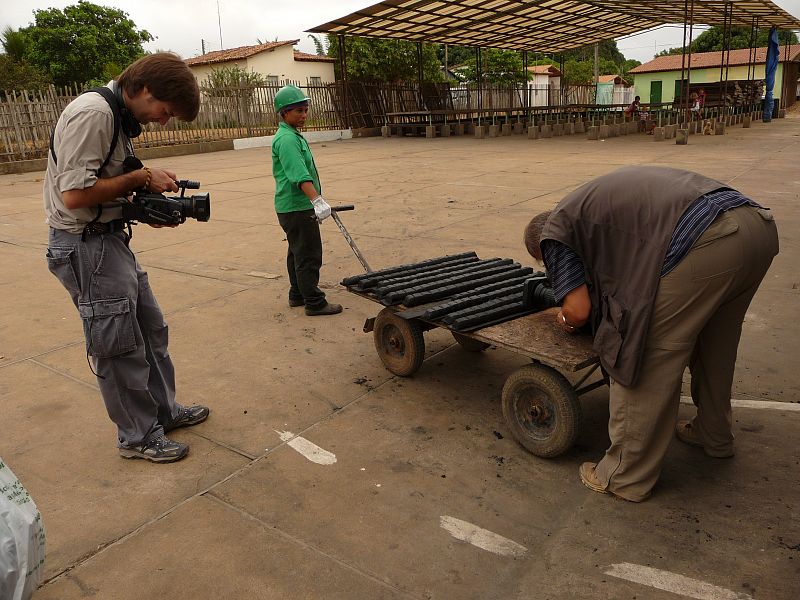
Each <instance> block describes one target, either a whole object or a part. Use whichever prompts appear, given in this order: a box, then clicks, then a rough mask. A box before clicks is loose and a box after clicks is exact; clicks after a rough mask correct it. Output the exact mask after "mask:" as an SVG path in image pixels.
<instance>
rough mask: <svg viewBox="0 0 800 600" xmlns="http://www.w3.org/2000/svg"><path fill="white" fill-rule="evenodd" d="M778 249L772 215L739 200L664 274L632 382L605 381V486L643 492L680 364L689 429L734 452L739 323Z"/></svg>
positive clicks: (652, 479)
mask: <svg viewBox="0 0 800 600" xmlns="http://www.w3.org/2000/svg"><path fill="white" fill-rule="evenodd" d="M777 253H778V234H777V229H776V227H775V222H774V221H773V219H772V214H771V213H770V212H769V211H768V210H766V209H756V208H753V207H750V206H741V207H738V208H736V209H733V210H730V211H727V212H725V213H722V214H721V215H719V217H717V219H715V220H714V222H713V223H712V224H711V225H710V226H709V227H708V229H707V230H706V231H705V232H704V233H703V235H702V236H701V237H700V238H699V239H698V240H697V242H696V243H695V244H694V246H692V249H691V250H690V251H689V253H688V254H687V255H686V257H685V258H684V259H683V260H682V261H681V262H680V264H678V266H677V267H676V268H675V269H674V270H672V271H671V272H670V273H668V274H667V275H666V276H665V277H663V278H662V279H661V282H660V283H659V288H658V292H657V294H656V298H655V304H654V309H653V316H652V319H651V322H650V328H649V331H648V335H647V341H646V344H645V350H644V353H643V356H642V362H641V367H640V370H639V375H638V379H637V380H636V383H635V385H634V386H631V387H625V386H622V385H620V384H618V383H616V382H614V381H613V380H612V381H611V390H610V398H609V411H610V418H609V422H608V433H609V436H610V438H611V446H610V447H609V448H608V450H607V451H606V454H605V456H604V457H603V459H602V460H601V461H600V462H599V464H598V465H597V470H596V473H597V477H598V479H599V480H600V482H601V484H603V485H604V486H605V487H606V489H607V490H608V491H610V492H612V493H614V494H616V495H617V496H621V497H623V498H627V499H629V500H634V501H640V500H643V499H645V498H647V497H648V496H649V494H650V490H651V489H652V488H653V486H654V485H655V483H656V481H657V480H658V477H659V475H660V473H661V463H662V461H663V459H664V455H665V454H666V452H667V447H668V446H669V443H670V440H671V439H672V436H673V431H674V429H675V424H676V421H677V416H678V407H679V404H680V392H681V382H682V379H683V372H684V370H685V368H686V367H687V366H688V367H689V369H690V372H691V376H692V383H691V390H692V400H693V401H694V404H695V405H696V406H697V416H696V417H695V419H694V421H693V427H694V428H695V429H696V431H697V432H698V433H699V435H700V439H701V440H702V442H703V444H704V445H705V447H706V448H709V449H712V450H718V451H730V450H732V449H733V433H732V431H731V401H730V395H731V386H732V384H733V371H734V366H735V364H736V352H737V349H738V345H739V338H740V336H741V333H742V322H743V321H744V316H745V312H746V311H747V308H748V306H749V305H750V301H751V300H752V298H753V295H754V294H755V293H756V290H757V289H758V286H759V284H760V283H761V280H762V279H763V278H764V275H765V274H766V272H767V269H769V266H770V264H771V263H772V259H773V257H774V256H775V255H776V254H777Z"/></svg>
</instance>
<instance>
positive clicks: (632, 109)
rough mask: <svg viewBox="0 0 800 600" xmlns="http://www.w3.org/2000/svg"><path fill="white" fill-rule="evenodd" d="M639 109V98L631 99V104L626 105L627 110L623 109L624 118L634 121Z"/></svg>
mask: <svg viewBox="0 0 800 600" xmlns="http://www.w3.org/2000/svg"><path fill="white" fill-rule="evenodd" d="M639 108H640V102H639V96H636V98H634V99H633V102H631V103H630V104H629V105H628V108H626V109H625V116H626V117H631V118H634V119H635V118H636V115H637V114H638V113H639Z"/></svg>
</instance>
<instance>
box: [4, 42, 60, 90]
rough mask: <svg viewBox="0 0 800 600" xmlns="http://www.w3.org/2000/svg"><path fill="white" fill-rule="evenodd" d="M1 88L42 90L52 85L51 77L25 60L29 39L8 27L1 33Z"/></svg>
mask: <svg viewBox="0 0 800 600" xmlns="http://www.w3.org/2000/svg"><path fill="white" fill-rule="evenodd" d="M0 44H2V46H3V50H4V51H5V54H0V90H41V89H44V88H45V87H47V86H48V85H50V83H51V81H50V78H49V77H48V76H47V75H46V74H45V73H43V72H42V71H41V70H40V69H37V68H36V67H34V66H33V65H30V64H28V63H27V62H26V61H25V49H26V47H27V40H26V39H25V35H24V34H23V33H22V32H20V31H14V30H13V29H11V27H6V28H5V29H4V30H3V32H2V33H0Z"/></svg>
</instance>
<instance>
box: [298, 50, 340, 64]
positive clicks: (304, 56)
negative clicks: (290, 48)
mask: <svg viewBox="0 0 800 600" xmlns="http://www.w3.org/2000/svg"><path fill="white" fill-rule="evenodd" d="M294 59H295V60H300V61H303V62H336V59H335V58H331V57H330V56H324V55H319V54H308V53H306V52H299V51H297V50H295V51H294Z"/></svg>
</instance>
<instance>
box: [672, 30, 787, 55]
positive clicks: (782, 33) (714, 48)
mask: <svg viewBox="0 0 800 600" xmlns="http://www.w3.org/2000/svg"><path fill="white" fill-rule="evenodd" d="M768 38H769V28H761V29H759V30H758V35H757V36H756V39H755V43H754V44H753V46H754V47H756V48H763V47H765V46H766V45H767V41H768ZM778 39H779V40H780V43H781V45H783V44H787V43H788V44H796V43H797V36H796V35H795V34H794V32H792V31H788V30H779V31H778ZM723 41H724V40H723V29H722V27H709V28H708V29H707V30H706V31H704V32H703V33H701V34H700V35H698V36H697V37H696V38H695V39H694V40H693V41H692V52H720V51H721V50H722V45H723ZM750 44H751V40H750V28H749V27H731V41H730V48H731V50H741V49H743V48H750V47H751V46H750ZM682 52H683V47H682V46H679V47H677V48H670V49H669V50H662V51H661V52H659V53H658V54H657V55H656V56H667V55H670V54H681V53H682Z"/></svg>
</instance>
